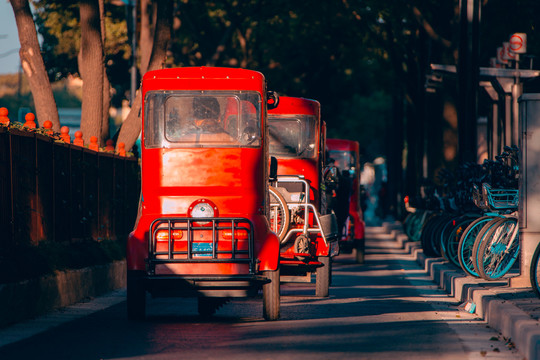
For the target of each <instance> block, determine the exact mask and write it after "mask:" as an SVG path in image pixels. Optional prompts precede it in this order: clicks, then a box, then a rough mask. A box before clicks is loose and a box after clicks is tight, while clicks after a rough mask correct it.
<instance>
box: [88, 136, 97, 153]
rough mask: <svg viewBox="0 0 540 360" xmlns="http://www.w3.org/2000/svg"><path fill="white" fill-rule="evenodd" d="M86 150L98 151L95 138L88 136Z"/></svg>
mask: <svg viewBox="0 0 540 360" xmlns="http://www.w3.org/2000/svg"><path fill="white" fill-rule="evenodd" d="M88 148H89V149H90V150H94V151H99V144H98V141H97V136H90V144H89V145H88Z"/></svg>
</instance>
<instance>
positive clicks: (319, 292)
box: [315, 256, 332, 297]
mask: <svg viewBox="0 0 540 360" xmlns="http://www.w3.org/2000/svg"><path fill="white" fill-rule="evenodd" d="M317 260H319V261H320V262H321V263H322V264H323V266H321V267H318V268H317V272H316V276H315V296H318V297H328V293H329V289H330V273H331V270H330V266H332V265H331V263H332V260H331V259H330V257H329V256H319V258H318V259H317Z"/></svg>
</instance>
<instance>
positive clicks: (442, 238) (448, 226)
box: [438, 215, 461, 261]
mask: <svg viewBox="0 0 540 360" xmlns="http://www.w3.org/2000/svg"><path fill="white" fill-rule="evenodd" d="M460 217H461V216H460V215H452V216H451V217H449V218H448V220H447V221H446V222H445V224H444V225H443V227H442V228H441V232H440V233H439V238H438V241H439V249H441V256H442V257H444V258H445V259H446V260H448V261H451V260H450V258H449V256H448V240H449V239H450V234H451V233H452V231H453V230H454V227H455V226H456V224H457V222H458V221H459V218H460Z"/></svg>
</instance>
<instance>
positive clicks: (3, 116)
mask: <svg viewBox="0 0 540 360" xmlns="http://www.w3.org/2000/svg"><path fill="white" fill-rule="evenodd" d="M0 125H4V126H8V125H9V118H8V109H7V108H5V107H2V108H0Z"/></svg>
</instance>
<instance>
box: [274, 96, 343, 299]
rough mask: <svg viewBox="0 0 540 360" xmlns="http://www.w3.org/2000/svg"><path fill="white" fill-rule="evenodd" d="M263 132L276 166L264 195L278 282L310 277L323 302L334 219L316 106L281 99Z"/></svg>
mask: <svg viewBox="0 0 540 360" xmlns="http://www.w3.org/2000/svg"><path fill="white" fill-rule="evenodd" d="M268 126H269V134H270V155H271V156H273V157H276V158H277V160H278V176H277V178H276V179H275V181H273V182H272V185H273V186H272V187H271V192H270V194H271V207H272V209H271V220H272V221H271V222H272V225H273V226H274V231H276V233H277V234H278V235H279V237H280V241H281V256H280V260H279V261H280V272H281V281H282V282H285V281H295V282H298V281H301V282H311V275H312V274H313V273H315V275H316V276H315V283H316V285H315V293H316V295H317V296H328V288H329V284H330V281H331V257H332V256H335V255H337V254H338V252H339V246H338V244H337V227H336V220H335V215H334V214H333V213H332V212H331V211H329V210H328V208H327V206H326V198H325V197H326V191H325V190H324V185H325V184H324V181H323V177H324V174H323V171H324V164H323V163H324V153H325V147H324V144H325V133H326V132H325V127H324V122H322V121H321V120H320V105H319V103H318V102H317V101H314V100H308V99H303V98H294V97H284V96H282V97H280V99H279V106H278V107H277V108H275V109H272V110H270V111H269V112H268ZM283 209H285V211H283ZM287 210H288V211H287Z"/></svg>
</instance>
